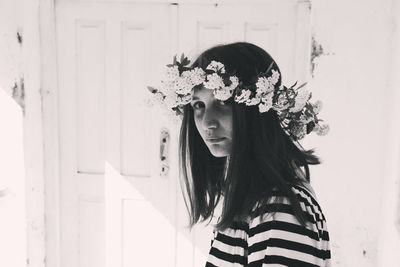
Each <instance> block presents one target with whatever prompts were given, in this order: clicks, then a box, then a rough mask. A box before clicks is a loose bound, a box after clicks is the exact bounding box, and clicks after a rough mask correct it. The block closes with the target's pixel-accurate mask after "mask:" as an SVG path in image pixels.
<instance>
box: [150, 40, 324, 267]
mask: <svg viewBox="0 0 400 267" xmlns="http://www.w3.org/2000/svg"><path fill="white" fill-rule="evenodd" d="M189 63H190V62H189V61H188V60H187V58H185V57H184V56H183V55H182V58H181V61H180V62H178V61H176V59H174V63H173V64H172V65H169V67H168V71H167V75H166V78H165V79H164V80H163V81H162V85H161V87H160V89H154V88H150V89H151V91H152V93H154V94H156V95H157V96H158V98H159V100H161V101H162V102H163V103H164V104H166V105H167V106H168V107H170V108H172V110H174V111H175V113H176V114H177V115H179V116H181V117H182V126H181V132H180V168H181V174H182V175H181V176H182V178H183V179H182V180H183V187H182V188H183V191H184V195H185V200H186V203H187V206H188V210H189V214H190V219H191V220H190V225H191V226H193V225H194V224H196V223H198V222H201V221H205V220H211V219H212V218H213V217H214V216H215V215H219V220H218V223H217V224H216V225H215V230H214V239H213V240H212V245H211V249H210V253H209V257H208V260H207V263H206V266H269V265H273V266H329V265H330V249H329V234H328V231H327V227H326V221H325V217H324V215H323V213H322V210H321V208H320V206H319V205H318V203H317V201H316V198H315V195H314V192H313V190H312V188H311V186H310V184H309V181H310V173H309V169H308V165H309V164H319V160H318V158H317V157H316V156H314V155H313V151H312V150H308V151H307V150H304V149H302V147H301V146H300V144H299V143H298V140H300V139H301V138H303V137H304V136H305V135H306V134H308V133H310V132H312V131H316V132H317V133H318V134H320V135H323V134H325V133H326V131H327V130H328V127H327V125H323V124H322V123H321V120H320V119H318V117H317V115H318V113H319V110H320V107H321V104H320V102H316V103H314V104H312V103H311V102H310V101H309V100H310V98H311V94H309V93H308V92H306V91H305V90H304V88H294V87H290V88H287V87H284V86H282V85H281V73H280V71H279V68H278V66H277V65H276V63H275V61H274V60H273V59H272V58H271V56H270V55H269V54H268V53H267V52H266V51H264V50H263V49H261V48H260V47H258V46H255V45H253V44H250V43H244V42H240V43H233V44H228V45H220V46H216V47H213V48H210V49H208V50H207V51H205V52H203V53H202V54H201V55H200V56H199V57H198V58H197V59H196V60H195V61H194V62H193V64H192V65H191V66H190V67H189V66H188V65H189ZM217 205H218V206H221V210H222V211H221V214H214V212H215V211H216V207H217Z"/></svg>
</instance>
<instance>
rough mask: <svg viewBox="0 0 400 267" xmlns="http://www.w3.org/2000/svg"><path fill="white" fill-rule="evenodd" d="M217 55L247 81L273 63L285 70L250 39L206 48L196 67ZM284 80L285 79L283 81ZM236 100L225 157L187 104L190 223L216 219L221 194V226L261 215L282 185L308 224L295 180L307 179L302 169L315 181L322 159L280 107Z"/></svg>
mask: <svg viewBox="0 0 400 267" xmlns="http://www.w3.org/2000/svg"><path fill="white" fill-rule="evenodd" d="M212 60H216V61H219V62H222V63H223V64H224V65H225V69H226V71H227V72H229V73H235V75H236V76H237V77H238V78H239V79H240V81H242V82H243V83H244V84H251V83H254V82H255V80H254V79H255V77H256V75H257V73H259V72H265V71H267V70H268V68H269V67H270V66H271V64H272V65H273V69H274V70H277V71H279V68H278V66H277V64H276V63H275V61H274V60H273V59H272V57H271V56H270V55H269V54H268V53H267V52H266V51H264V50H263V49H262V48H260V47H258V46H256V45H253V44H250V43H245V42H238V43H232V44H227V45H219V46H215V47H212V48H210V49H208V50H206V51H204V52H203V53H202V54H201V55H200V56H199V57H198V58H197V59H196V60H195V61H194V62H193V64H192V67H200V68H202V69H205V68H206V67H207V65H208V64H209V63H210V62H211V61H212ZM279 72H280V71H279ZM267 74H268V75H271V74H272V73H267ZM280 77H282V76H281V75H280ZM280 83H281V79H280V80H279V81H278V84H277V86H279V85H280ZM231 99H232V98H231ZM230 103H231V105H232V128H233V136H232V149H231V154H230V155H229V156H228V157H220V158H219V157H214V156H213V155H212V154H211V153H210V152H209V150H208V148H207V146H206V145H205V143H204V141H203V139H202V138H201V136H200V134H199V132H198V131H197V128H196V126H195V122H194V118H193V109H192V107H191V105H186V106H185V107H184V115H183V121H182V126H181V130H180V138H179V150H180V153H179V166H180V171H181V178H182V180H181V181H182V182H183V183H182V189H183V193H184V198H185V203H186V206H187V208H188V211H189V216H190V226H191V227H192V226H193V225H194V224H196V223H198V222H201V221H205V220H207V219H211V218H212V216H213V214H214V209H215V207H216V205H217V204H218V202H219V201H220V199H221V195H223V199H224V201H223V208H222V214H221V217H220V220H219V222H218V224H217V225H216V228H217V229H225V228H227V227H229V226H230V225H231V224H232V222H233V221H236V220H239V221H240V220H244V219H245V218H246V217H248V216H255V209H254V207H262V206H263V205H264V204H266V203H267V202H270V201H271V200H272V199H273V196H276V195H277V193H276V192H277V191H278V192H280V193H279V194H280V196H285V197H288V199H289V200H290V202H291V204H292V205H291V206H292V207H293V211H294V214H295V216H296V218H297V219H298V220H299V222H300V223H301V224H303V225H305V223H306V217H305V215H304V213H303V212H302V210H301V207H300V204H299V200H298V199H297V197H296V195H295V194H294V193H293V191H292V190H291V186H292V185H302V179H301V178H300V176H299V172H300V173H301V174H302V176H304V177H305V180H306V181H307V182H309V181H310V172H309V168H308V165H309V164H319V163H320V161H319V159H318V158H317V157H316V156H314V154H313V153H314V151H313V150H304V149H303V148H302V147H301V145H300V144H299V143H298V142H296V143H294V142H293V141H292V140H291V139H290V138H289V137H288V135H287V134H286V133H285V132H284V130H283V129H282V127H281V125H280V122H279V119H278V116H277V114H276V112H275V111H274V110H272V109H271V110H269V111H268V112H264V113H260V112H259V111H258V108H257V106H246V105H244V104H238V103H236V102H234V101H232V100H230ZM301 168H303V170H302V169H301ZM279 194H278V195H279Z"/></svg>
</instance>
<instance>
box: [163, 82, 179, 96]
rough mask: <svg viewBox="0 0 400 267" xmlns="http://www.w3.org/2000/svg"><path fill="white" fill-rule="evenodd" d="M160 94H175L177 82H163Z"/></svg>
mask: <svg viewBox="0 0 400 267" xmlns="http://www.w3.org/2000/svg"><path fill="white" fill-rule="evenodd" d="M160 92H161V93H163V94H164V95H168V94H170V93H172V92H175V81H165V80H164V81H161V85H160Z"/></svg>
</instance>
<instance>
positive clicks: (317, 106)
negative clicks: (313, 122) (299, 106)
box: [313, 100, 322, 115]
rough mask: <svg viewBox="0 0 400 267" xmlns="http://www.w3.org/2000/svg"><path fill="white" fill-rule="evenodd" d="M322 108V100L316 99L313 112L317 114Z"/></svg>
mask: <svg viewBox="0 0 400 267" xmlns="http://www.w3.org/2000/svg"><path fill="white" fill-rule="evenodd" d="M321 109H322V101H320V100H317V101H316V102H315V103H314V104H313V111H314V113H315V114H316V115H317V114H319V113H320V112H321Z"/></svg>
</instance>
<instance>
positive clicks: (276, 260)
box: [248, 188, 331, 267]
mask: <svg viewBox="0 0 400 267" xmlns="http://www.w3.org/2000/svg"><path fill="white" fill-rule="evenodd" d="M293 191H294V192H295V194H296V195H297V197H298V199H299V201H300V205H301V208H302V210H303V212H304V213H305V215H306V217H307V218H308V220H309V222H308V223H307V226H303V225H301V224H300V223H299V222H298V221H297V219H296V217H295V216H294V211H293V209H292V207H291V205H290V202H289V200H288V199H287V198H282V200H280V201H279V203H276V202H273V203H271V204H268V206H267V207H266V209H264V210H268V212H265V213H261V214H260V215H259V216H257V217H255V218H254V219H252V220H251V221H250V223H249V232H248V266H251V267H254V266H296V267H302V266H324V267H325V266H330V257H331V255H330V249H329V233H328V230H327V226H326V220H325V216H324V215H323V213H322V210H321V208H320V206H319V204H318V203H317V201H316V200H315V198H314V197H313V196H312V195H311V193H309V192H308V191H306V190H302V189H301V188H294V189H293Z"/></svg>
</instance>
